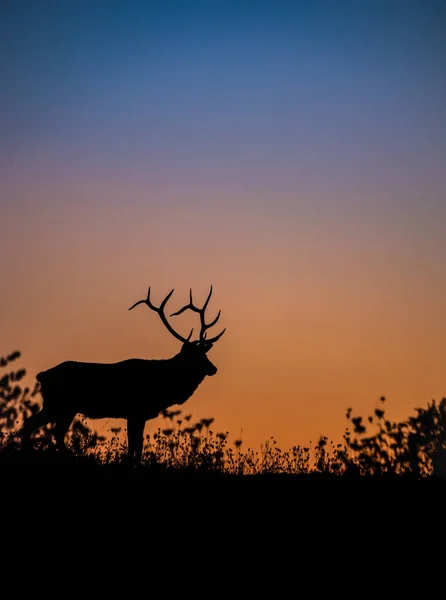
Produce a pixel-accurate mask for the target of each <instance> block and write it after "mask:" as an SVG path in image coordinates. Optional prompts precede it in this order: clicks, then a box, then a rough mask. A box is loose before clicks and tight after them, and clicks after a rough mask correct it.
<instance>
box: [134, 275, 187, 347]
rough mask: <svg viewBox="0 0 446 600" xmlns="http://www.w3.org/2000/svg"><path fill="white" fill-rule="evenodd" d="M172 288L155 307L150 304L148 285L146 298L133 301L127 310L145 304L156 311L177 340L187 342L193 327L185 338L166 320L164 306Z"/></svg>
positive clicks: (171, 292)
mask: <svg viewBox="0 0 446 600" xmlns="http://www.w3.org/2000/svg"><path fill="white" fill-rule="evenodd" d="M173 292H174V290H171V291H170V292H169V293H168V294H167V296H166V297H165V298H164V300H163V301H162V302H161V304H160V306H159V307H157V306H155V305H154V304H152V302H151V301H150V287H149V290H148V292H147V298H146V299H145V300H138V302H135V304H134V305H133V306H131V307H130V308H129V310H132V308H135V306H138V304H147V306H148V307H149V308H151V309H152V310H154V311H155V312H157V313H158V314H159V316H160V319H161V321H162V322H163V324H164V325H165V326H166V327H167V329H168V330H169V331H170V333H171V334H172V335H173V336H174V337H176V338H177V340H180V342H183V344H184V343H185V342H188V341H189V340H190V338H191V336H192V332H193V329H191V331H190V333H189V336H188V337H187V338H184V337H183V336H181V335H180V334H179V333H177V332H176V331H175V329H173V327H172V325H171V324H170V323H169V321H168V320H167V317H166V315H165V314H164V307H165V306H166V304H167V301H168V300H169V298H170V297H171V296H172V294H173Z"/></svg>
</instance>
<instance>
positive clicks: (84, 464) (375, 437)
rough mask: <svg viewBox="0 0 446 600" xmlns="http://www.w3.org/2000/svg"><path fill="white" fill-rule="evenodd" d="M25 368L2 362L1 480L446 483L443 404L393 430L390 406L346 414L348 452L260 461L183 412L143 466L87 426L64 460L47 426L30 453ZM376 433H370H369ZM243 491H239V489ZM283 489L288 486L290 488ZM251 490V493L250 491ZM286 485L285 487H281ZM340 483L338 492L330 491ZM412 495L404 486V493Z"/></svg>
mask: <svg viewBox="0 0 446 600" xmlns="http://www.w3.org/2000/svg"><path fill="white" fill-rule="evenodd" d="M19 358H20V352H18V351H16V352H13V353H11V354H10V355H8V356H6V357H4V358H1V359H0V367H2V368H3V369H5V370H6V371H7V372H6V373H5V374H4V375H3V376H2V377H1V378H0V469H1V470H2V474H3V476H4V477H6V476H9V477H18V478H19V479H20V480H21V481H22V482H23V481H24V480H26V478H27V477H36V475H38V476H39V477H40V478H42V477H43V478H45V477H46V478H47V481H52V480H54V477H55V473H56V474H57V478H58V479H59V481H62V480H65V481H66V482H68V481H79V480H80V479H81V478H84V479H85V480H92V479H94V480H95V481H96V482H97V481H105V480H107V481H115V482H116V483H117V484H119V483H120V482H121V483H122V482H126V483H128V482H129V481H133V482H137V485H142V484H143V482H144V483H145V484H146V485H150V482H151V481H153V480H159V479H160V478H162V479H163V480H164V481H166V480H170V481H174V480H176V481H180V480H181V481H183V482H184V481H198V480H200V479H202V480H203V479H206V480H212V481H217V480H219V481H221V482H224V485H229V484H230V483H229V482H231V483H233V484H234V485H238V486H240V485H244V486H246V485H260V484H259V483H255V484H253V483H252V482H253V481H256V482H259V481H261V482H262V485H274V486H278V485H282V486H283V485H287V486H289V485H291V483H290V482H293V485H294V484H295V482H297V481H298V482H299V485H301V486H302V485H303V483H302V482H303V481H305V482H309V481H311V485H316V484H315V483H314V482H316V481H317V482H318V483H317V485H319V482H321V481H324V482H327V481H330V482H331V483H332V485H339V482H341V481H342V482H347V481H348V482H352V481H355V482H356V483H355V485H358V482H359V484H364V483H365V482H373V483H374V485H376V482H377V481H378V480H380V481H381V482H382V481H386V482H389V481H391V480H392V481H398V482H399V484H400V485H403V484H402V482H403V481H404V482H412V483H413V482H417V483H420V482H423V481H424V482H426V481H429V482H431V485H432V482H434V481H435V482H437V483H438V485H442V486H443V484H444V482H445V478H446V399H445V398H444V399H442V400H441V402H439V403H438V404H437V403H436V402H435V401H432V402H431V403H430V404H428V405H427V407H426V408H418V409H416V414H415V416H412V417H410V418H408V419H407V420H406V421H403V422H400V423H397V422H391V421H389V420H388V419H386V414H385V410H384V403H385V398H384V397H382V398H381V399H380V408H377V409H375V411H374V414H373V415H371V416H369V417H367V418H366V419H364V418H363V417H358V416H353V415H352V410H351V409H349V410H348V411H347V415H346V416H347V420H348V422H349V424H350V428H349V427H347V428H346V430H345V432H344V435H343V442H342V443H338V444H334V443H333V442H331V441H329V440H328V439H327V438H326V437H321V438H320V439H319V441H318V443H317V444H316V445H314V446H313V445H311V444H309V445H307V446H301V445H296V446H293V447H292V448H291V449H288V450H282V449H280V448H279V447H278V445H277V442H276V441H275V439H274V438H271V439H270V440H269V441H268V442H266V443H265V444H263V445H262V446H261V449H260V451H254V450H252V449H250V448H247V449H244V448H243V443H242V441H241V440H235V441H234V442H233V443H232V444H230V443H229V433H228V432H217V431H214V429H213V428H212V426H213V424H214V419H212V418H202V419H199V420H194V419H193V418H192V415H190V414H184V413H183V412H182V411H181V410H165V411H164V412H163V413H162V414H163V417H164V418H165V421H166V425H165V427H162V428H159V429H158V431H157V432H156V433H155V434H152V435H147V436H146V437H145V440H144V449H143V455H142V460H141V463H140V465H138V467H137V468H131V465H130V464H129V462H128V460H127V457H126V442H124V441H122V437H121V436H120V434H121V430H120V428H112V429H111V433H112V437H111V439H108V440H107V439H106V438H105V437H103V436H100V435H99V434H98V433H97V432H96V431H94V430H92V429H91V428H90V427H89V426H88V425H87V424H86V422H85V421H83V420H82V419H76V420H75V421H74V423H73V425H72V427H71V428H70V431H69V434H68V443H67V447H68V452H67V453H61V452H59V451H58V450H57V449H56V447H55V444H54V441H53V438H52V435H51V425H47V426H46V427H43V428H42V429H41V430H40V431H38V432H37V433H36V434H34V435H33V438H32V447H31V449H30V450H27V451H25V449H23V448H22V447H21V444H20V440H19V436H18V435H17V434H18V433H19V432H20V429H21V426H22V425H23V422H24V420H25V419H27V418H29V416H31V415H32V414H35V412H36V411H38V409H39V401H38V395H39V388H38V387H36V388H34V389H33V390H30V389H29V388H23V387H22V384H21V382H22V380H23V378H24V376H25V374H26V370H25V369H23V368H19V369H13V368H12V367H11V363H13V362H15V361H16V360H17V359H19ZM368 428H369V429H370V428H374V431H375V432H374V433H370V432H368ZM236 481H237V483H236V484H235V483H234V482H236ZM285 481H286V482H287V483H284V482H285ZM248 482H249V483H248ZM279 482H280V483H279ZM333 482H337V483H335V484H334V483H333ZM404 485H407V483H404Z"/></svg>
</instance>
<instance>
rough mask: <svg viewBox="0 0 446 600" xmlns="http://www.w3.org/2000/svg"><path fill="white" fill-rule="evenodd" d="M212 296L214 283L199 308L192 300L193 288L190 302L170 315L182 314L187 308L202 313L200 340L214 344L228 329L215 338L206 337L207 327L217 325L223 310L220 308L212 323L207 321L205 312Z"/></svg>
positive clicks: (190, 293)
mask: <svg viewBox="0 0 446 600" xmlns="http://www.w3.org/2000/svg"><path fill="white" fill-rule="evenodd" d="M211 296H212V285H211V290H210V292H209V295H208V297H207V298H206V301H205V303H204V304H203V306H202V308H198V306H195V305H194V303H193V301H192V289H191V290H190V292H189V297H190V300H189V304H186V306H183V308H180V310H177V312H174V313H172V314H171V315H170V316H171V317H174V316H175V315H180V314H181V313H182V312H184V311H185V310H187V309H190V310H193V311H194V312H197V313H199V315H200V323H201V330H200V342H206V344H213V343H214V342H216V341H217V340H218V339H220V338H221V336H222V335H223V334H224V332H225V331H226V328H225V329H223V331H221V332H220V333H219V334H218V335H216V336H215V337H213V338H210V339H207V337H206V331H207V329H209V328H210V327H212V326H213V325H215V323H216V322H217V321H218V319H219V318H220V314H221V310H219V311H218V314H217V316H216V317H215V319H214V320H213V321H211V322H210V323H206V321H205V316H204V314H205V311H206V307H207V305H208V304H209V300H210V299H211Z"/></svg>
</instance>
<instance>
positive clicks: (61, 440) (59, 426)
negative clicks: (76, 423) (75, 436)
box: [53, 415, 75, 451]
mask: <svg viewBox="0 0 446 600" xmlns="http://www.w3.org/2000/svg"><path fill="white" fill-rule="evenodd" d="M74 417H75V415H63V416H60V417H58V418H57V421H56V425H55V426H54V430H53V435H54V439H55V440H56V444H57V447H58V448H59V450H61V451H65V450H66V449H67V447H66V446H65V435H66V433H67V431H68V429H69V428H70V425H71V421H72V420H73V419H74Z"/></svg>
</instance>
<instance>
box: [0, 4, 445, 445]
mask: <svg viewBox="0 0 446 600" xmlns="http://www.w3.org/2000/svg"><path fill="white" fill-rule="evenodd" d="M0 57H1V58H0V61H1V62H0V76H1V82H2V85H1V86H0V253H1V257H2V260H1V262H0V281H1V293H0V355H5V354H8V353H9V352H12V351H13V350H16V349H18V350H20V351H21V353H22V359H21V366H23V367H25V368H26V369H27V372H28V375H29V377H30V378H33V377H34V376H35V374H36V373H38V372H39V371H41V370H45V369H47V368H50V367H52V366H54V365H56V364H58V363H60V362H62V361H64V360H79V361H91V362H116V361H120V360H124V359H126V358H133V357H140V358H168V357H170V356H173V355H174V354H176V353H177V352H178V351H179V349H180V344H179V342H178V341H177V340H175V339H174V338H173V337H172V336H171V335H170V334H169V333H168V332H167V330H166V329H165V328H164V327H163V325H162V324H161V322H160V320H159V318H158V317H157V315H156V314H155V313H153V312H152V311H150V310H149V309H148V308H146V307H145V306H140V307H138V308H137V309H135V310H134V311H131V312H129V311H128V310H127V309H128V308H129V306H131V305H132V304H133V303H134V302H136V301H137V300H139V299H141V298H143V297H144V296H145V295H146V293H147V288H148V286H149V285H150V286H151V288H152V295H153V296H152V297H153V301H154V302H158V303H159V302H161V300H162V299H163V298H164V297H165V295H166V294H167V293H168V292H169V291H170V290H171V289H172V288H174V289H175V292H174V295H173V296H172V298H171V300H170V301H169V306H172V308H173V309H175V310H176V309H178V308H179V307H180V306H182V305H183V304H185V303H187V302H188V297H189V289H190V288H192V289H193V291H194V299H196V302H197V303H200V302H203V301H204V299H205V298H206V295H207V293H208V290H209V286H210V285H211V284H212V285H213V290H214V291H213V296H212V299H211V302H210V304H209V308H208V312H209V318H211V317H213V316H214V315H215V314H216V312H217V311H218V310H219V309H221V311H222V312H221V317H220V321H219V323H218V326H219V325H221V327H222V328H223V327H226V328H227V330H226V332H225V334H224V335H223V337H222V338H221V339H220V340H219V341H218V342H217V343H216V344H215V346H214V348H213V349H212V350H211V351H210V352H209V358H210V359H211V360H212V361H213V362H214V364H215V365H216V366H217V367H218V369H219V370H218V373H217V375H216V376H215V377H212V378H206V379H205V381H204V382H203V383H202V385H201V386H200V387H199V388H198V390H197V391H196V392H195V394H194V396H193V397H192V398H191V399H190V400H189V401H188V403H187V404H185V405H184V406H183V409H184V413H185V414H187V413H189V414H190V413H191V414H192V415H193V419H196V420H198V419H200V418H203V417H205V418H208V417H213V418H214V419H215V421H214V423H213V425H212V428H213V430H214V431H216V432H220V431H222V432H223V431H228V432H229V434H230V437H229V440H230V441H232V440H235V439H238V438H239V439H242V440H243V448H245V449H246V448H247V447H250V448H252V449H255V450H260V448H261V447H262V445H263V444H264V443H265V442H266V441H267V440H269V439H270V438H271V437H274V438H275V439H276V441H277V443H278V445H279V447H281V448H282V449H287V448H290V447H291V446H293V445H296V444H302V445H307V444H308V442H309V441H312V442H313V443H315V442H317V440H318V438H319V436H321V435H326V436H327V437H328V438H329V439H333V440H335V441H338V440H340V439H341V438H342V434H343V432H344V429H345V427H346V426H347V425H348V422H347V421H346V418H345V413H346V409H347V408H348V407H352V408H353V411H354V413H355V414H360V415H363V416H367V415H368V414H371V412H372V411H373V410H374V408H376V407H377V406H378V404H379V398H380V396H383V395H384V396H386V398H387V405H386V406H387V413H388V415H389V417H390V418H392V419H398V420H403V419H406V418H407V417H408V416H410V415H412V414H414V409H415V407H417V406H426V405H427V403H428V402H430V401H431V400H432V399H436V400H438V401H439V400H441V398H442V397H443V396H446V380H445V377H444V372H445V370H444V361H445V352H444V340H445V337H446V311H445V307H446V283H445V278H446V274H445V268H444V265H445V259H446V198H445V189H446V186H445V184H446V164H445V163H446V4H445V3H444V2H443V1H435V0H420V1H418V2H414V1H412V0H406V1H404V2H400V1H396V0H387V1H385V2H384V1H379V0H376V1H374V0H356V1H353V0H352V1H346V0H339V1H336V2H334V1H331V2H329V1H322V0H321V1H318V0H315V1H311V2H309V1H307V2H301V1H299V0H295V1H294V2H284V1H281V0H276V1H274V2H273V1H269V2H266V1H262V0H258V1H256V2H247V1H243V0H239V1H238V2H232V1H231V0H227V1H226V2H219V1H212V0H208V1H206V2H197V1H195V0H190V1H189V0H188V1H187V2H186V1H174V0H172V1H170V0H163V1H158V0H153V1H145V2H138V1H136V0H127V1H126V2H115V1H113V0H109V1H106V2H105V1H98V0H89V1H84V0H77V1H74V0H63V1H60V0H57V1H56V0H39V2H34V1H25V0H4V1H3V2H2V3H1V6H0ZM195 316H196V315H195ZM193 317H194V315H187V314H183V315H181V316H179V317H176V319H177V320H176V321H175V326H176V327H177V329H178V330H180V331H181V332H182V333H183V334H186V335H187V333H188V331H189V325H190V324H191V323H192V321H193ZM218 326H216V327H215V329H214V331H215V333H218V331H220V329H219V327H218ZM214 331H212V333H214ZM163 424H164V422H163V421H162V420H160V419H158V420H154V421H151V422H148V423H147V426H146V433H154V432H155V431H156V430H157V428H158V427H159V426H162V425H163ZM95 425H96V428H97V429H100V432H101V433H103V434H104V433H106V432H107V431H108V430H109V428H111V427H114V426H116V422H114V421H97V422H96V424H95Z"/></svg>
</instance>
